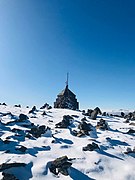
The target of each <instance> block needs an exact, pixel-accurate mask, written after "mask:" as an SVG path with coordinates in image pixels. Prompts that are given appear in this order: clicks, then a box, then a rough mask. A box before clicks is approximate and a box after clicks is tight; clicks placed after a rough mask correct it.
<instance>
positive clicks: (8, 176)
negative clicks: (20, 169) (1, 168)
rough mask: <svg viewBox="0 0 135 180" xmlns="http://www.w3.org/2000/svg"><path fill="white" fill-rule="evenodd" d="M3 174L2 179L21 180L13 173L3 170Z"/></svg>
mask: <svg viewBox="0 0 135 180" xmlns="http://www.w3.org/2000/svg"><path fill="white" fill-rule="evenodd" d="M2 175H3V178H2V180H19V179H17V178H16V177H15V176H14V175H13V174H9V173H6V172H3V173H2Z"/></svg>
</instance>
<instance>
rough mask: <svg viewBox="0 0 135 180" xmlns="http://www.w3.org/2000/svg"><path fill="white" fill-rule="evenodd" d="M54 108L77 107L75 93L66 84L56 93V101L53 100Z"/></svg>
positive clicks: (76, 108) (75, 108) (73, 108)
mask: <svg viewBox="0 0 135 180" xmlns="http://www.w3.org/2000/svg"><path fill="white" fill-rule="evenodd" d="M54 108H62V109H72V110H78V109H79V102H77V99H76V95H75V94H74V93H73V92H72V91H70V90H69V88H68V85H66V87H65V89H64V90H63V91H62V92H61V93H60V94H58V96H57V99H56V102H54Z"/></svg>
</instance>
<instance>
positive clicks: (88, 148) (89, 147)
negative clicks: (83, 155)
mask: <svg viewBox="0 0 135 180" xmlns="http://www.w3.org/2000/svg"><path fill="white" fill-rule="evenodd" d="M96 149H99V146H98V144H96V143H94V142H92V144H88V145H87V146H85V147H83V149H82V150H83V151H94V150H96Z"/></svg>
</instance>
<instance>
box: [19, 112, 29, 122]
mask: <svg viewBox="0 0 135 180" xmlns="http://www.w3.org/2000/svg"><path fill="white" fill-rule="evenodd" d="M27 119H29V117H28V116H26V115H25V114H20V115H19V121H25V120H27Z"/></svg>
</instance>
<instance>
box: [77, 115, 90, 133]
mask: <svg viewBox="0 0 135 180" xmlns="http://www.w3.org/2000/svg"><path fill="white" fill-rule="evenodd" d="M92 127H93V126H92V125H91V124H90V123H89V124H88V123H86V118H83V119H82V120H81V122H80V124H79V125H78V129H79V130H80V131H79V132H78V133H77V136H78V137H81V136H83V135H89V131H91V130H92Z"/></svg>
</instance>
